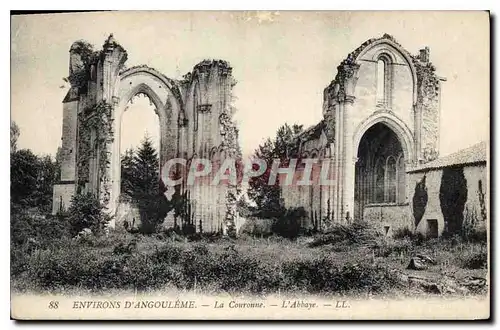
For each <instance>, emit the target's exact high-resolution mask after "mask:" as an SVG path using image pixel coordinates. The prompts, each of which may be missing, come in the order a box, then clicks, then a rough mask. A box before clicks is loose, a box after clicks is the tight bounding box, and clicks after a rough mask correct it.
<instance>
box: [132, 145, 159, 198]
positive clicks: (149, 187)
mask: <svg viewBox="0 0 500 330" xmlns="http://www.w3.org/2000/svg"><path fill="white" fill-rule="evenodd" d="M159 163H160V161H159V159H158V153H157V152H156V150H155V148H154V147H153V143H152V141H151V139H150V138H149V136H145V137H144V139H143V140H142V142H141V146H140V147H139V149H138V150H137V152H136V154H135V157H134V164H133V170H132V173H133V176H132V178H131V179H132V184H133V185H134V188H133V190H134V194H135V195H151V194H157V193H158V190H159V183H160V181H159V178H160V174H159V167H160V165H159Z"/></svg>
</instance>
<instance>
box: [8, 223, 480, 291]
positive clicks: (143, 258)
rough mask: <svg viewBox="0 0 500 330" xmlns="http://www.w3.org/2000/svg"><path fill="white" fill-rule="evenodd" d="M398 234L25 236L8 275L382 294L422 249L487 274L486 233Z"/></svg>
mask: <svg viewBox="0 0 500 330" xmlns="http://www.w3.org/2000/svg"><path fill="white" fill-rule="evenodd" d="M398 237H399V238H397V239H393V238H387V237H385V236H382V235H380V234H379V233H377V231H375V230H374V229H373V228H372V227H371V226H369V225H368V224H367V223H362V222H355V223H352V224H349V225H337V226H334V227H333V228H332V230H331V231H330V232H328V233H325V234H319V235H316V236H314V237H312V238H311V237H299V238H298V239H294V240H291V239H287V238H284V237H280V236H269V237H265V238H255V237H249V236H243V237H240V238H238V239H230V238H227V237H221V236H220V235H208V234H206V235H193V236H190V237H184V236H179V235H178V234H175V233H173V232H166V233H161V234H156V235H140V234H131V233H128V232H126V231H112V232H111V233H110V234H109V235H107V236H106V235H101V236H97V237H96V236H84V237H81V238H79V239H78V240H74V239H69V238H64V237H61V238H54V239H52V240H51V241H50V244H49V241H46V242H45V243H44V244H38V245H35V246H33V244H31V243H30V241H29V240H25V241H22V242H20V243H19V244H15V245H13V247H12V248H11V274H12V278H13V287H14V288H15V289H16V290H30V291H32V290H36V291H47V290H48V291H52V290H55V291H60V290H68V289H84V290H91V291H99V292H102V290H107V289H124V290H127V289H132V290H138V291H147V290H157V289H162V288H165V287H176V288H178V289H181V290H203V291H209V292H213V291H216V292H220V291H225V292H249V293H259V294H266V293H275V292H299V293H341V294H351V293H364V294H366V293H374V294H380V293H388V292H394V290H395V289H398V283H400V282H398V280H397V277H396V275H394V270H404V269H405V268H406V266H407V264H408V262H409V259H410V258H411V257H412V256H414V255H416V254H426V255H429V256H430V257H431V258H433V259H434V260H436V264H435V265H433V266H431V268H430V269H429V272H431V273H433V274H436V276H441V275H440V274H444V273H453V274H456V273H457V272H464V274H465V272H466V273H467V274H471V273H470V272H473V273H472V274H483V273H485V268H486V262H485V261H486V259H487V250H486V245H485V243H484V242H481V243H471V242H467V241H464V240H463V239H462V238H460V237H453V238H440V239H434V240H425V239H422V238H418V237H416V236H411V235H401V236H398ZM483 276H484V275H483ZM401 289H402V290H404V288H401Z"/></svg>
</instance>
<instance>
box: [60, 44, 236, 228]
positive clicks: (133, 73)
mask: <svg viewBox="0 0 500 330" xmlns="http://www.w3.org/2000/svg"><path fill="white" fill-rule="evenodd" d="M127 57H128V54H127V52H126V51H125V49H124V48H123V47H122V46H121V45H120V44H119V43H118V42H117V41H116V40H115V39H114V37H113V36H112V35H110V36H109V38H108V39H107V40H106V41H105V42H104V45H103V48H102V50H100V51H94V50H93V48H92V47H91V46H90V45H89V44H88V43H85V42H83V41H79V42H76V43H74V44H73V45H72V47H71V49H70V65H69V77H68V81H69V82H70V84H71V88H70V90H69V91H68V94H67V95H66V97H65V99H64V101H63V103H64V113H63V123H64V124H63V128H64V129H63V138H62V139H63V145H62V154H63V161H62V164H61V171H62V173H63V176H62V179H63V181H64V182H62V183H61V184H59V185H57V186H56V187H55V188H54V207H53V209H54V213H55V212H58V211H59V210H61V209H66V208H67V207H68V206H69V203H68V200H69V199H70V198H71V194H70V192H73V193H82V192H85V191H88V192H92V193H95V194H96V195H98V196H99V198H100V200H101V202H102V203H103V204H104V205H105V206H106V207H107V209H108V211H109V212H110V213H111V214H114V213H115V212H116V210H117V209H118V206H119V204H120V175H121V174H120V170H121V169H120V147H119V141H120V134H121V125H120V123H121V118H122V115H123V113H124V112H125V111H126V109H127V104H128V103H129V101H131V100H132V99H133V97H134V96H136V95H138V94H144V95H146V96H147V97H148V98H149V99H150V101H151V103H152V104H153V105H154V107H155V112H156V113H157V115H158V117H159V119H160V120H159V121H160V150H159V154H160V164H165V163H166V161H168V160H169V159H172V158H178V157H183V158H186V159H187V160H190V159H191V158H193V157H206V158H208V157H209V153H210V150H217V154H218V155H220V154H225V155H229V156H231V157H233V156H235V155H236V154H235V151H238V150H239V146H238V145H237V144H238V136H237V129H236V127H234V123H233V122H232V115H233V113H234V107H232V105H231V100H232V88H233V86H234V84H235V81H234V79H233V78H232V68H231V67H230V65H229V63H227V62H226V61H221V60H204V61H202V62H201V63H199V64H197V65H196V66H195V67H194V68H193V71H192V72H191V73H188V74H186V75H185V76H184V77H183V79H182V80H180V81H178V80H174V79H171V78H168V77H167V76H165V75H163V74H162V73H160V72H158V71H157V70H155V69H153V68H150V67H148V66H145V65H140V66H134V67H131V68H125V62H126V60H127ZM185 179H186V178H185ZM61 185H66V186H65V187H64V188H62V186H61ZM226 190H227V189H213V188H211V187H196V186H194V187H189V186H187V185H186V182H185V181H184V182H183V183H181V184H180V185H178V186H176V187H167V191H166V192H165V195H166V196H167V198H169V199H170V202H171V203H172V204H173V205H174V207H173V209H172V212H170V213H169V214H168V215H167V217H166V223H169V224H170V225H171V226H172V227H174V226H178V227H183V226H190V227H192V228H193V230H196V231H201V230H205V231H207V230H215V231H216V230H220V231H223V225H222V222H224V223H234V220H235V218H236V216H237V215H236V214H235V213H234V212H233V206H232V205H233V204H235V202H236V201H232V200H231V199H230V198H229V200H227V198H226V197H227V195H228V192H227V191H226ZM63 195H64V196H63ZM219 195H220V196H219ZM62 196H63V197H64V198H63V199H64V203H62V205H61V197H62ZM125 209H126V208H125ZM221 214H225V217H221V216H220V215H221ZM222 219H225V220H222ZM111 226H113V224H111ZM229 227H231V226H229Z"/></svg>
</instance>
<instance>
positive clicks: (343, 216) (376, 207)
mask: <svg viewBox="0 0 500 330" xmlns="http://www.w3.org/2000/svg"><path fill="white" fill-rule="evenodd" d="M443 81H445V79H444V78H442V77H440V76H439V75H438V74H437V72H436V68H435V67H434V66H433V65H432V63H431V56H430V50H429V48H427V47H425V48H423V49H421V50H420V51H419V53H418V54H417V55H412V54H411V53H409V52H408V51H407V50H405V49H404V48H403V47H402V46H401V45H400V44H399V43H398V42H397V41H396V40H395V39H394V38H393V37H392V36H390V35H388V34H385V35H383V36H382V37H380V38H373V39H370V40H368V41H366V42H364V43H363V44H362V45H361V46H359V47H358V48H357V49H355V50H354V51H353V52H351V53H349V54H348V55H347V57H346V58H345V59H344V60H343V61H342V62H341V63H340V65H339V66H338V68H337V74H336V76H335V78H334V79H333V80H332V82H331V83H330V84H329V85H328V86H327V87H326V88H325V90H324V99H323V117H324V119H323V120H322V121H321V122H320V123H318V124H317V125H315V126H313V127H311V128H309V129H307V130H306V131H305V132H303V133H302V134H301V135H300V136H299V137H298V138H297V139H296V141H295V146H294V148H293V150H292V151H291V153H290V157H295V158H302V159H303V158H318V159H319V160H324V159H328V160H329V164H330V167H331V168H330V171H329V172H330V173H333V175H332V176H333V179H334V180H335V181H334V184H333V185H332V186H290V187H283V188H282V197H283V199H284V202H285V206H286V207H296V206H302V207H304V209H305V210H306V212H307V214H308V222H307V223H306V224H305V226H309V227H314V228H316V229H320V230H321V229H322V228H325V226H328V224H329V223H332V222H344V223H345V222H350V221H352V220H353V219H364V220H366V221H369V222H372V223H376V224H378V225H379V229H380V231H381V232H384V233H385V234H391V232H392V231H394V230H397V229H402V228H408V229H410V230H412V231H415V230H418V231H422V232H423V233H428V232H429V231H431V232H432V233H431V235H433V236H437V235H440V234H442V233H443V232H445V231H447V230H448V229H450V228H457V229H458V228H460V227H461V226H462V223H464V222H465V221H466V219H464V218H465V217H467V212H469V213H471V212H476V213H477V214H479V213H482V214H483V215H482V216H479V217H478V218H479V219H480V220H481V221H482V222H483V224H484V221H485V220H486V213H485V212H484V209H485V201H484V195H485V192H486V187H485V182H486V175H487V173H486V147H485V144H480V145H477V146H475V147H473V148H471V149H470V150H464V151H462V152H459V153H457V156H455V155H451V156H450V157H448V158H446V159H439V158H438V155H439V135H440V99H441V83H442V82H443ZM427 176H429V177H432V179H433V180H432V181H429V180H427V181H426V179H425V178H426V177H427ZM462 178H463V180H462ZM462 181H463V184H458V182H462ZM426 182H427V185H426ZM450 182H451V183H450ZM459 186H460V187H459ZM460 199H462V202H463V203H462V202H458V201H459V200H460ZM455 202H456V204H455ZM428 206H430V207H428ZM448 209H455V210H458V211H457V212H456V213H454V212H455V211H453V210H452V211H450V212H448V211H447V210H448ZM480 209H481V210H483V211H481V212H480ZM472 210H475V211H472ZM422 220H425V221H422ZM456 223H459V224H458V225H456ZM475 225H476V224H475Z"/></svg>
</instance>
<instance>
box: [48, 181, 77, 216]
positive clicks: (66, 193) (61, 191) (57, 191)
mask: <svg viewBox="0 0 500 330" xmlns="http://www.w3.org/2000/svg"><path fill="white" fill-rule="evenodd" d="M74 194H75V184H74V183H60V184H56V185H54V190H53V193H52V201H53V203H52V214H57V213H58V212H59V211H66V210H67V209H68V207H69V206H70V205H71V199H72V198H73V195H74Z"/></svg>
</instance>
